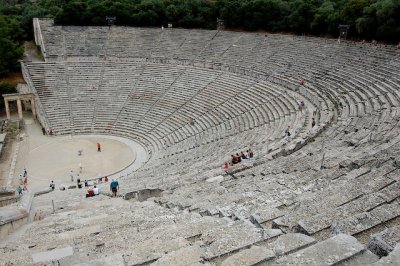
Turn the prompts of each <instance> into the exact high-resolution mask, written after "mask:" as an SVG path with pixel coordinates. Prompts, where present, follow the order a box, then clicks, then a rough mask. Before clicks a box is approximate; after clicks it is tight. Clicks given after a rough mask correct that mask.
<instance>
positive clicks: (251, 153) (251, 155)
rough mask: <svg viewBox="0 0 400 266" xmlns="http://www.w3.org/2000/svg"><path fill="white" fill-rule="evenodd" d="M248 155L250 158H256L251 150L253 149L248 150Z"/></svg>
mask: <svg viewBox="0 0 400 266" xmlns="http://www.w3.org/2000/svg"><path fill="white" fill-rule="evenodd" d="M247 154H248V156H249V158H253V156H254V154H253V151H252V150H251V148H249V149H248V151H247Z"/></svg>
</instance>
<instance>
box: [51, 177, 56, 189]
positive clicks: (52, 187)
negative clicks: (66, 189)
mask: <svg viewBox="0 0 400 266" xmlns="http://www.w3.org/2000/svg"><path fill="white" fill-rule="evenodd" d="M50 187H51V190H52V191H54V189H55V188H56V186H55V185H54V182H53V180H51V183H50Z"/></svg>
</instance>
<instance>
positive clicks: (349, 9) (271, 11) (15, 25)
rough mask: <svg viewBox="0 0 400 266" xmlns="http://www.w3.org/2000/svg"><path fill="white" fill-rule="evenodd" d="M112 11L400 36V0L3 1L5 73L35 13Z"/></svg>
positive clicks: (78, 19) (177, 20) (160, 20)
mask: <svg viewBox="0 0 400 266" xmlns="http://www.w3.org/2000/svg"><path fill="white" fill-rule="evenodd" d="M108 15H112V16H115V17H116V18H117V20H116V22H115V24H116V25H130V26H150V27H161V26H167V24H168V23H172V24H173V26H174V27H184V28H205V29H215V28H216V22H217V18H220V19H223V20H224V21H225V28H227V29H238V30H246V31H258V30H261V31H268V32H290V33H294V34H311V35H316V36H332V37H337V36H338V34H339V31H338V25H339V24H346V25H350V30H349V33H348V36H349V37H350V38H354V39H364V38H365V39H369V40H372V39H376V40H379V41H385V42H389V43H397V42H399V41H400V0H286V1H285V0H117V1H115V0H36V1H31V0H3V1H2V3H1V4H0V41H1V46H0V75H2V74H4V73H6V72H7V71H9V70H12V69H15V67H16V65H15V62H16V61H15V58H18V57H19V56H21V54H22V49H21V44H22V41H23V40H24V39H32V18H34V17H53V18H54V20H55V23H56V24H61V25H106V24H107V22H106V20H105V17H106V16H108ZM3 44H5V45H3ZM12 58H14V60H8V59H12Z"/></svg>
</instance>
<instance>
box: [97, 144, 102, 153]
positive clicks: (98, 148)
mask: <svg viewBox="0 0 400 266" xmlns="http://www.w3.org/2000/svg"><path fill="white" fill-rule="evenodd" d="M97 151H98V152H101V145H100V143H98V142H97Z"/></svg>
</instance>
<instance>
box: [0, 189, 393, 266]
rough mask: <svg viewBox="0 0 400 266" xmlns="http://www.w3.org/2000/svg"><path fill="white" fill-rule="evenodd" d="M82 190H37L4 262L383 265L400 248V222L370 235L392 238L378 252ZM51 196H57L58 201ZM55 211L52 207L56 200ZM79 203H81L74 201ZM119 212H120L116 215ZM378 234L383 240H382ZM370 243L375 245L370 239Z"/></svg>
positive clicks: (349, 240) (345, 240)
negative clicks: (30, 216)
mask: <svg viewBox="0 0 400 266" xmlns="http://www.w3.org/2000/svg"><path fill="white" fill-rule="evenodd" d="M80 192H81V190H79V189H78V190H77V189H74V190H66V191H57V190H56V191H54V192H52V193H50V194H43V195H41V196H38V197H35V199H34V205H35V206H36V210H37V211H36V215H35V217H36V219H38V221H37V222H35V223H34V224H31V225H30V226H26V227H25V228H23V229H22V230H24V234H22V235H21V236H20V237H19V238H18V239H12V240H9V241H8V242H7V244H6V245H5V246H4V247H3V248H1V249H0V254H1V256H0V263H1V264H2V265H8V264H15V265H32V264H51V263H53V262H57V263H58V264H60V265H75V264H96V265H97V264H101V265H147V264H152V265H203V264H206V265H238V264H240V265H254V264H262V265H292V264H312V265H327V264H329V265H332V264H345V265H366V264H371V263H377V265H382V264H381V263H384V262H385V261H387V260H388V259H390V258H391V257H396V256H398V255H399V248H398V246H396V244H393V243H395V242H396V241H398V236H399V229H398V227H391V228H389V229H387V230H385V231H382V232H379V233H378V234H376V235H374V237H373V238H371V240H370V242H371V243H376V246H375V249H371V250H372V251H374V252H375V251H376V250H378V249H377V247H378V246H380V247H383V246H382V245H386V246H385V247H384V248H386V247H387V246H388V245H390V251H389V256H388V257H384V258H382V259H380V257H379V254H376V253H373V252H372V251H371V250H369V249H368V248H367V246H366V245H363V244H362V243H360V242H359V241H357V239H356V238H354V237H352V236H350V235H346V234H341V233H339V234H336V235H332V236H330V237H328V238H327V239H325V240H320V241H319V240H318V239H316V238H315V237H312V236H307V235H304V234H301V233H284V232H283V231H282V230H280V229H266V228H262V227H259V226H255V225H254V224H252V223H246V222H244V221H242V220H240V219H237V220H231V219H226V218H224V217H222V216H219V215H212V216H202V215H199V214H198V213H196V212H186V211H182V210H180V209H178V208H165V207H162V206H160V205H158V204H157V203H155V202H152V201H149V200H147V201H143V202H130V201H125V200H122V199H118V198H117V199H111V198H109V197H107V196H104V195H99V196H96V197H93V198H87V199H85V198H82V197H81V196H80ZM52 202H53V203H52ZM52 204H54V206H55V212H54V213H53V214H51V215H49V214H50V213H52V212H53V206H52ZM77 205H79V208H76V206H77ZM115 217H118V219H115ZM378 238H379V240H380V241H376V240H377V239H378ZM368 247H371V244H370V245H368Z"/></svg>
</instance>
